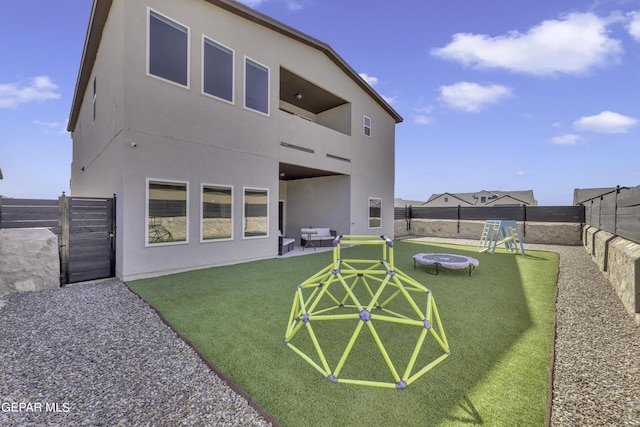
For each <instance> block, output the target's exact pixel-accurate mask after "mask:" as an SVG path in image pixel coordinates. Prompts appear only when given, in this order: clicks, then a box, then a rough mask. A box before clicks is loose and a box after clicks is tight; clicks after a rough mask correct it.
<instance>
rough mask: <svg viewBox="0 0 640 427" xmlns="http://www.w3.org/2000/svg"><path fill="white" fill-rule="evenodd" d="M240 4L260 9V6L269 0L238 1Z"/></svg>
mask: <svg viewBox="0 0 640 427" xmlns="http://www.w3.org/2000/svg"><path fill="white" fill-rule="evenodd" d="M238 1H239V2H240V3H244V4H246V5H247V6H249V7H258V6H260V5H261V4H262V3H264V2H266V1H267V0H238Z"/></svg>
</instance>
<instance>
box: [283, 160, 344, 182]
mask: <svg viewBox="0 0 640 427" xmlns="http://www.w3.org/2000/svg"><path fill="white" fill-rule="evenodd" d="M337 175H344V174H341V173H338V172H333V171H327V170H322V169H314V168H308V167H305V166H299V165H292V164H290V163H280V170H279V177H280V180H281V181H292V180H295V179H307V178H317V177H321V176H337Z"/></svg>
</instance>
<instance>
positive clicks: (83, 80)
mask: <svg viewBox="0 0 640 427" xmlns="http://www.w3.org/2000/svg"><path fill="white" fill-rule="evenodd" d="M112 3H113V0H94V2H93V5H92V6H91V15H90V18H89V24H88V25H87V35H86V36H85V39H84V48H83V49H82V58H81V59H80V68H79V70H78V79H77V80H76V87H75V89H74V92H73V101H72V103H71V112H70V113H69V122H68V123H67V131H69V132H73V129H74V128H75V126H76V122H77V121H78V115H79V114H80V106H81V105H82V100H81V98H82V96H83V95H84V91H85V90H86V88H87V84H88V83H89V77H90V76H91V71H92V70H93V65H94V63H95V61H96V56H97V54H98V47H99V46H100V40H101V39H102V31H103V30H104V26H105V24H106V22H107V18H108V16H109V10H110V9H111V4H112Z"/></svg>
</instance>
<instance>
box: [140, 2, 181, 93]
mask: <svg viewBox="0 0 640 427" xmlns="http://www.w3.org/2000/svg"><path fill="white" fill-rule="evenodd" d="M148 49H149V52H148V54H147V67H148V68H147V72H148V73H149V74H151V75H154V76H156V77H160V78H162V79H165V80H169V81H171V82H174V83H178V84H180V85H183V86H187V87H188V86H189V29H188V28H187V27H185V26H183V25H180V24H178V23H177V22H175V21H172V20H170V19H169V18H166V17H164V16H162V15H160V14H159V13H157V12H154V11H152V10H149V39H148Z"/></svg>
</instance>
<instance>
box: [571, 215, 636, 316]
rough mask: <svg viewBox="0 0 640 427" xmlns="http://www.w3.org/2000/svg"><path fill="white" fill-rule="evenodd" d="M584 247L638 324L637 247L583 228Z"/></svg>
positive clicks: (606, 234) (620, 238) (632, 243)
mask: <svg viewBox="0 0 640 427" xmlns="http://www.w3.org/2000/svg"><path fill="white" fill-rule="evenodd" d="M584 247H585V249H586V251H587V253H589V254H590V255H591V257H592V258H593V261H594V262H595V263H596V265H597V266H598V268H599V269H600V271H602V273H603V274H604V276H605V277H606V278H607V280H608V281H609V283H610V284H611V286H612V287H613V289H614V290H615V291H616V293H617V295H618V298H620V301H621V302H622V305H623V306H624V308H625V309H626V310H627V312H628V313H629V315H631V316H632V317H633V318H634V319H635V321H636V323H637V324H640V244H638V243H635V242H632V241H629V240H627V239H623V238H622V237H620V236H616V235H613V234H611V233H608V232H606V231H604V230H600V229H598V228H596V227H591V226H588V225H587V226H585V229H584Z"/></svg>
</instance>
